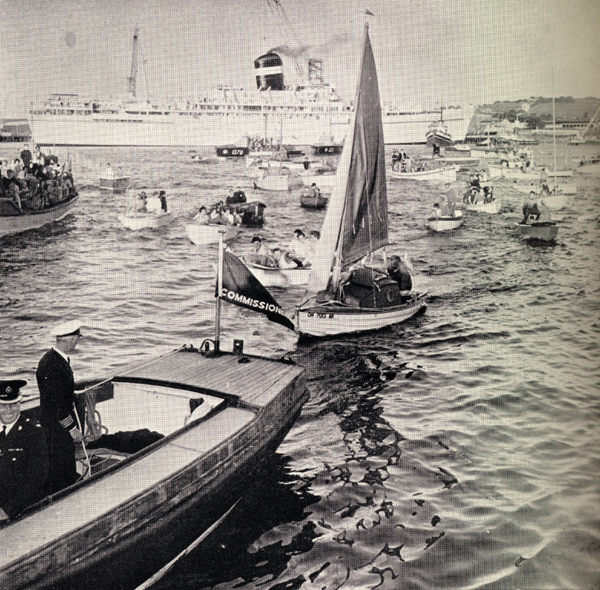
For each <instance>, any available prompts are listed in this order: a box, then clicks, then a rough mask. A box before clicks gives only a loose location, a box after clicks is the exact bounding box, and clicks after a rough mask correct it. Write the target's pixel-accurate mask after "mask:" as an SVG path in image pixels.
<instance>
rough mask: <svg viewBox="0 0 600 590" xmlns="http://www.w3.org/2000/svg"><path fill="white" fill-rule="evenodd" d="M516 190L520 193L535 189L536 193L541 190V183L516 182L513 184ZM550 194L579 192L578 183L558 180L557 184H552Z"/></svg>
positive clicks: (573, 193)
mask: <svg viewBox="0 0 600 590" xmlns="http://www.w3.org/2000/svg"><path fill="white" fill-rule="evenodd" d="M512 188H514V189H515V190H517V191H519V192H520V193H530V192H531V191H533V192H534V193H536V194H537V193H539V192H540V183H539V182H537V183H533V182H532V183H529V184H515V185H513V186H512ZM550 188H551V191H550V194H551V195H554V194H557V195H575V194H577V185H576V184H575V183H564V182H557V183H556V185H555V184H554V183H551V184H550Z"/></svg>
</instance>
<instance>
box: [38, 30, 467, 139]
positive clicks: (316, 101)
mask: <svg viewBox="0 0 600 590" xmlns="http://www.w3.org/2000/svg"><path fill="white" fill-rule="evenodd" d="M137 63H138V31H137V29H136V31H135V33H134V37H133V54H132V62H131V75H130V76H129V78H128V95H127V98H125V99H120V100H111V101H104V100H95V99H92V98H86V97H83V96H80V95H78V94H52V95H50V96H49V98H47V99H46V100H45V101H44V102H43V103H42V104H39V105H37V106H35V107H33V108H32V109H31V111H30V120H29V122H30V126H31V132H32V138H33V141H35V142H36V143H37V144H39V145H79V146H157V147H158V146H180V147H198V146H212V147H216V146H222V145H226V144H232V145H237V146H239V145H246V144H247V142H248V140H249V138H252V137H264V138H276V139H277V140H278V141H280V142H281V143H282V144H285V145H291V146H298V145H302V146H308V145H313V144H317V143H318V142H319V140H320V138H321V137H322V136H323V134H324V133H326V134H327V135H328V136H330V137H331V138H332V139H333V141H334V142H335V143H341V142H342V141H343V140H344V138H345V136H346V131H347V129H348V125H349V121H350V115H351V112H352V106H351V105H349V104H346V103H345V102H344V101H343V100H342V99H341V98H340V97H339V95H338V94H337V93H336V90H335V88H334V87H333V86H331V85H330V84H327V83H325V82H324V81H323V75H322V61H321V60H319V59H314V58H310V59H308V77H307V79H306V81H305V83H303V84H301V85H298V86H294V87H290V86H288V85H286V83H285V78H284V67H283V60H282V58H281V56H280V55H279V54H278V53H276V52H275V51H270V52H268V53H266V54H264V55H262V56H260V57H258V58H257V59H255V60H254V72H255V77H256V88H255V89H252V90H243V89H241V88H233V87H228V86H218V87H216V88H215V89H214V90H213V91H211V92H209V93H208V94H206V95H205V96H203V97H198V98H193V99H188V100H182V99H173V100H166V101H159V100H154V99H151V98H143V99H142V98H139V97H138V96H137V93H136V77H137ZM383 109H384V112H383V133H384V138H385V143H386V144H405V143H424V142H425V136H426V133H427V131H428V129H429V126H430V125H431V124H432V123H434V122H436V121H438V119H439V110H438V109H431V110H427V109H425V110H404V109H400V108H397V107H390V106H388V107H386V106H385V105H384V107H383ZM444 114H445V118H444V124H445V126H446V127H447V129H448V133H449V134H450V135H451V136H452V138H453V139H454V140H455V141H462V140H464V138H465V135H466V132H467V128H468V126H469V123H470V121H471V116H472V114H473V113H472V109H465V108H463V107H462V106H447V107H445V113H444Z"/></svg>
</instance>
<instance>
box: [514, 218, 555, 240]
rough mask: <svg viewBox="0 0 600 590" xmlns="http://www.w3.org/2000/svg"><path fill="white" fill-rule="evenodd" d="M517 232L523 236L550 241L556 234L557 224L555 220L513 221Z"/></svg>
mask: <svg viewBox="0 0 600 590" xmlns="http://www.w3.org/2000/svg"><path fill="white" fill-rule="evenodd" d="M515 226H516V227H517V229H518V231H519V234H520V235H521V236H523V237H526V238H529V239H533V240H540V241H544V242H551V241H553V240H555V239H556V236H557V235H558V226H557V225H556V222H555V221H547V222H542V223H515Z"/></svg>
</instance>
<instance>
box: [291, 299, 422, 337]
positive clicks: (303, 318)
mask: <svg viewBox="0 0 600 590" xmlns="http://www.w3.org/2000/svg"><path fill="white" fill-rule="evenodd" d="M426 307H427V303H426V293H415V294H413V295H412V297H411V299H410V300H409V301H407V302H406V303H403V304H402V305H395V306H393V307H386V308H383V309H382V308H365V307H346V306H344V307H343V306H341V305H340V304H338V303H335V302H332V303H330V304H327V305H315V306H312V307H305V308H303V309H299V310H298V311H297V313H296V330H297V331H298V333H299V334H300V336H301V337H302V336H304V337H314V338H325V337H327V336H337V335H339V334H352V333H356V332H369V331H371V330H379V329H381V328H385V327H386V326H392V325H394V324H399V323H401V322H404V321H406V320H407V319H409V318H411V317H412V316H414V315H416V314H417V313H419V312H420V311H421V310H422V309H425V308H426Z"/></svg>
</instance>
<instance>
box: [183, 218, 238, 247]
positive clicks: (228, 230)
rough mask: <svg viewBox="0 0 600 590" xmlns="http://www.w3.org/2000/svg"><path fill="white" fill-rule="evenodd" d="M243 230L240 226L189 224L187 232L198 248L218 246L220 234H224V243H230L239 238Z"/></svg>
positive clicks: (186, 227)
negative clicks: (210, 245)
mask: <svg viewBox="0 0 600 590" xmlns="http://www.w3.org/2000/svg"><path fill="white" fill-rule="evenodd" d="M241 230H242V228H241V227H240V226H239V225H218V224H210V223H188V224H187V225H186V226H185V232H186V234H187V236H188V238H189V239H190V240H191V241H192V242H193V243H194V244H196V246H204V245H206V244H217V243H218V242H219V232H224V234H223V241H224V242H229V241H231V240H233V239H234V238H236V237H237V235H238V234H239V233H240V231H241Z"/></svg>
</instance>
